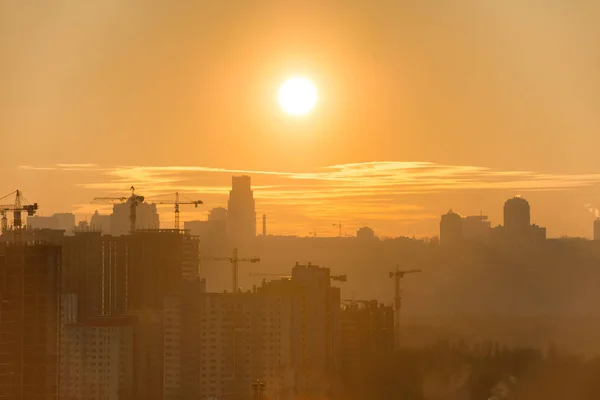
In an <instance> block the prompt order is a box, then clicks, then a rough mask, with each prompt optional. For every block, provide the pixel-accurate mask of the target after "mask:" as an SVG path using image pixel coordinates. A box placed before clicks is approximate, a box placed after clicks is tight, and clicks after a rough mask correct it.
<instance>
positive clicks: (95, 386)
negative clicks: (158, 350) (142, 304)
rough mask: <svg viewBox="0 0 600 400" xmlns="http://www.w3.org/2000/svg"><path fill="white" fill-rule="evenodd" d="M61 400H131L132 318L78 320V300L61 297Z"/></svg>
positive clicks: (73, 296) (71, 296)
mask: <svg viewBox="0 0 600 400" xmlns="http://www.w3.org/2000/svg"><path fill="white" fill-rule="evenodd" d="M61 306H62V313H61V316H62V324H61V337H60V344H61V346H60V349H61V357H60V399H61V400H134V399H136V397H135V396H134V394H133V384H132V383H133V368H134V365H133V345H134V337H135V335H134V332H135V318H134V317H130V316H120V317H92V318H88V319H86V320H85V321H79V320H78V319H77V314H78V313H77V297H76V296H75V295H66V296H63V300H62V302H61Z"/></svg>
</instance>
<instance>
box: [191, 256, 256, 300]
mask: <svg viewBox="0 0 600 400" xmlns="http://www.w3.org/2000/svg"><path fill="white" fill-rule="evenodd" d="M200 260H210V261H227V262H228V263H230V264H231V266H232V275H233V277H232V278H233V285H232V289H233V293H237V291H238V289H239V284H238V274H239V263H241V262H249V263H252V264H254V263H257V262H260V258H258V257H250V258H239V257H238V249H237V248H235V249H233V254H232V256H231V257H200Z"/></svg>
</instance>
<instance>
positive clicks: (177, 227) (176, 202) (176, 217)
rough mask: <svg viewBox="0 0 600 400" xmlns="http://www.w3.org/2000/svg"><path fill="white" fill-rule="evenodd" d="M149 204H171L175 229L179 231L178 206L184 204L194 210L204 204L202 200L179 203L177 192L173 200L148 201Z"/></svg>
mask: <svg viewBox="0 0 600 400" xmlns="http://www.w3.org/2000/svg"><path fill="white" fill-rule="evenodd" d="M149 202H150V203H151V204H173V205H174V206H175V229H177V230H179V227H180V225H179V213H180V206H181V205H184V204H188V205H193V206H194V207H195V208H198V206H199V205H201V204H204V203H203V202H202V200H190V201H180V200H179V192H177V193H175V200H174V201H173V200H149Z"/></svg>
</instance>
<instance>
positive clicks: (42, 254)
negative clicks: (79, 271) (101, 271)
mask: <svg viewBox="0 0 600 400" xmlns="http://www.w3.org/2000/svg"><path fill="white" fill-rule="evenodd" d="M60 259H61V254H60V247H58V246H54V245H41V244H35V245H19V244H14V243H3V244H2V245H0V293H1V301H0V354H1V356H2V357H1V358H2V368H1V371H0V382H1V384H0V398H2V399H10V400H17V399H27V400H48V399H56V398H57V395H58V338H59V336H58V327H59V288H60Z"/></svg>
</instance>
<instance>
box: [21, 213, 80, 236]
mask: <svg viewBox="0 0 600 400" xmlns="http://www.w3.org/2000/svg"><path fill="white" fill-rule="evenodd" d="M27 227H28V228H31V229H58V230H63V231H65V233H66V234H72V233H73V230H74V228H75V215H74V214H71V213H62V214H53V215H51V216H49V217H43V216H39V215H34V216H28V217H27Z"/></svg>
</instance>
